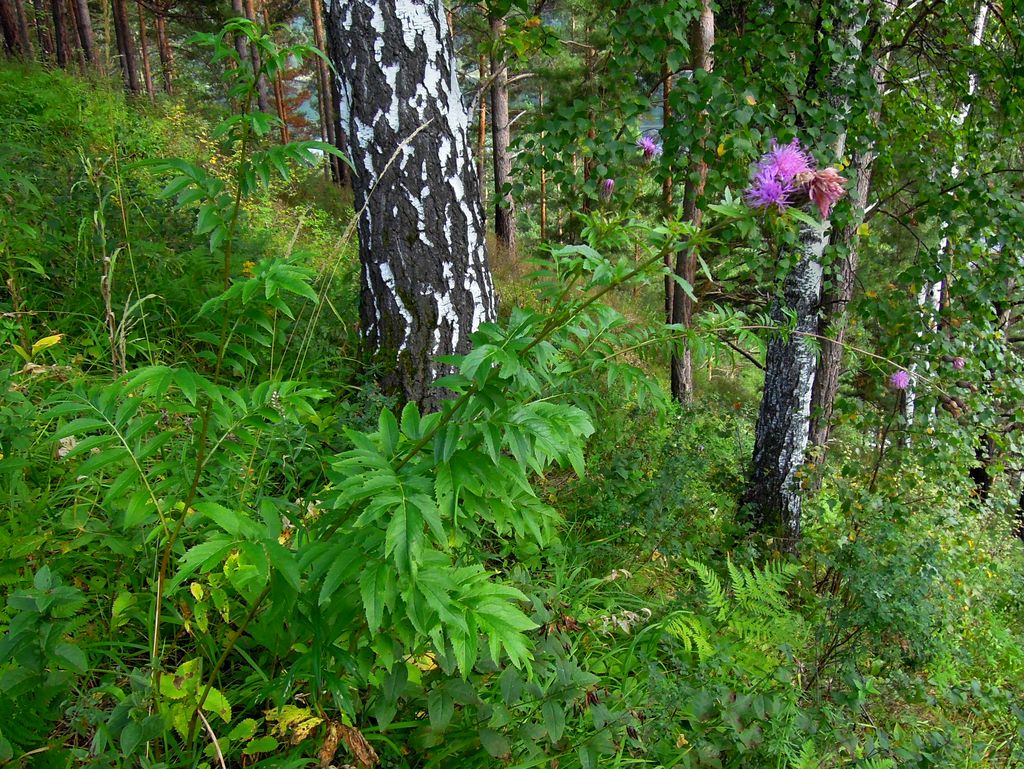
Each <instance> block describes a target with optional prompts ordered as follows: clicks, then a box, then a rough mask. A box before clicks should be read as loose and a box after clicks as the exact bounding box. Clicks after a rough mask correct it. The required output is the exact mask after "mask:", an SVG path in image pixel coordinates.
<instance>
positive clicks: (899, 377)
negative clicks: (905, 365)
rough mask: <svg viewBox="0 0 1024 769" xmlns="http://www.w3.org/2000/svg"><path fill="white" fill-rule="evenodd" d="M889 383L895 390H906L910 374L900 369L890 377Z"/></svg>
mask: <svg viewBox="0 0 1024 769" xmlns="http://www.w3.org/2000/svg"><path fill="white" fill-rule="evenodd" d="M889 384H890V385H891V386H892V389H894V390H906V389H907V385H909V384H910V374H909V373H908V372H906V371H904V370H903V369H900V370H899V371H897V372H896V373H895V374H893V375H892V376H891V377H889Z"/></svg>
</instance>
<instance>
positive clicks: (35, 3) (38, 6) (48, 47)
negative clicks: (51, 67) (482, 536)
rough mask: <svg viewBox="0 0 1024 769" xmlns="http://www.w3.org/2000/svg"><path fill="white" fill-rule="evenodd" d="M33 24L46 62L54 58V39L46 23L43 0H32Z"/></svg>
mask: <svg viewBox="0 0 1024 769" xmlns="http://www.w3.org/2000/svg"><path fill="white" fill-rule="evenodd" d="M32 9H33V11H34V13H33V14H32V23H33V25H35V28H36V39H38V40H39V50H40V51H41V53H42V57H43V59H44V60H49V59H50V58H51V57H52V56H53V38H52V37H51V35H50V25H49V24H47V22H46V8H45V7H44V6H43V0H32Z"/></svg>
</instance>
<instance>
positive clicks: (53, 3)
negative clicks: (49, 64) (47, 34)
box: [50, 0, 71, 69]
mask: <svg viewBox="0 0 1024 769" xmlns="http://www.w3.org/2000/svg"><path fill="white" fill-rule="evenodd" d="M50 16H51V17H52V18H53V46H54V49H55V50H56V52H57V66H59V67H63V68H64V69H67V66H68V63H69V62H70V61H71V48H70V45H69V41H68V33H67V22H66V19H65V15H64V0H50Z"/></svg>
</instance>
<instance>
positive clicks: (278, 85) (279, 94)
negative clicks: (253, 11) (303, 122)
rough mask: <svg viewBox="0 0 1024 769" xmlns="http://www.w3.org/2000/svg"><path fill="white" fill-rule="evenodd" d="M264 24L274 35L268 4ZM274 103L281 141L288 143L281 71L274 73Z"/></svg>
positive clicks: (286, 115) (286, 106)
mask: <svg viewBox="0 0 1024 769" xmlns="http://www.w3.org/2000/svg"><path fill="white" fill-rule="evenodd" d="M263 24H264V26H265V28H266V30H267V34H268V35H273V32H272V31H271V28H270V13H269V12H268V11H267V6H266V5H264V6H263ZM274 103H275V104H276V105H277V119H278V120H280V121H281V143H282V144H287V143H288V142H290V141H291V133H290V131H289V130H288V105H287V104H285V101H284V84H283V83H282V82H281V73H280V72H275V73H274Z"/></svg>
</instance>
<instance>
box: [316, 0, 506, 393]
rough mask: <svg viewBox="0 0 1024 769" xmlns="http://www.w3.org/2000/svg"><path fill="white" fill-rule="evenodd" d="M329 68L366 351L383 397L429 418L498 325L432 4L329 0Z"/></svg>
mask: <svg viewBox="0 0 1024 769" xmlns="http://www.w3.org/2000/svg"><path fill="white" fill-rule="evenodd" d="M327 11H328V12H327V18H328V30H329V32H330V34H329V36H328V37H329V40H330V57H331V59H332V61H333V62H334V65H335V67H336V69H337V70H338V72H339V74H340V78H339V82H340V86H341V89H342V94H341V100H340V107H341V110H340V111H341V114H342V116H343V122H344V123H345V125H346V128H347V134H348V137H349V151H350V155H351V159H352V163H353V166H354V168H355V172H354V178H353V188H354V191H355V203H356V210H357V211H359V212H360V217H359V256H360V261H361V262H362V276H361V295H360V320H361V323H362V334H363V339H364V342H365V345H366V348H367V350H368V351H369V352H370V353H372V354H375V355H376V356H377V357H378V359H379V360H381V361H382V362H385V363H386V364H387V365H389V366H392V367H393V373H392V374H390V375H389V376H388V377H387V379H386V382H385V383H386V385H388V386H389V387H390V388H391V389H394V390H397V391H398V392H400V393H401V394H402V396H404V397H405V398H406V399H407V400H411V401H417V402H419V403H420V404H422V405H425V406H427V407H431V406H436V405H437V403H438V401H439V399H440V397H441V394H440V393H439V392H438V391H436V390H432V389H431V384H432V383H433V381H434V380H435V379H437V378H438V377H439V376H442V375H444V374H446V373H448V372H449V371H450V367H449V366H448V365H447V364H445V363H443V362H441V361H440V360H439V358H440V357H441V356H444V355H450V354H453V353H464V352H467V351H468V350H469V349H470V341H469V335H470V334H471V333H472V332H473V331H475V330H476V329H477V328H478V327H479V326H480V324H481V323H483V322H485V321H491V320H494V318H495V299H494V289H493V287H492V283H491V275H490V270H489V268H488V263H487V253H486V248H485V231H484V221H483V209H482V207H481V205H480V197H479V194H478V188H477V175H476V169H475V166H474V163H473V152H472V148H471V146H470V139H469V114H468V112H467V109H466V106H465V105H464V104H463V101H462V93H461V91H460V88H459V83H458V80H457V73H456V68H455V61H454V53H453V46H452V39H451V35H450V34H449V31H448V24H447V22H446V20H445V13H444V8H443V6H442V4H441V2H440V0H416V1H411V0H410V1H407V2H402V3H381V2H376V0H332V2H330V4H329V5H328V6H327Z"/></svg>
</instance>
